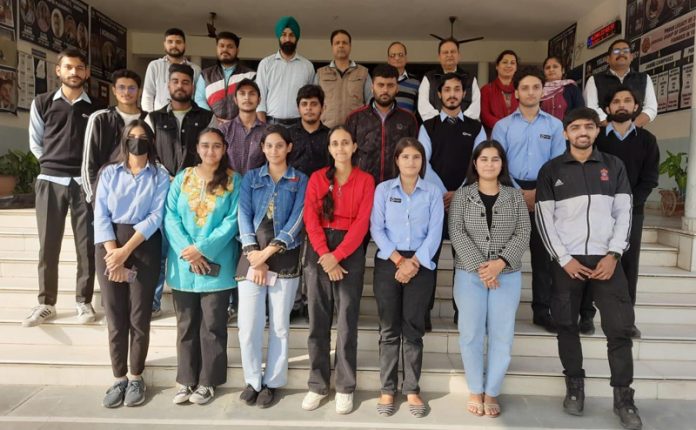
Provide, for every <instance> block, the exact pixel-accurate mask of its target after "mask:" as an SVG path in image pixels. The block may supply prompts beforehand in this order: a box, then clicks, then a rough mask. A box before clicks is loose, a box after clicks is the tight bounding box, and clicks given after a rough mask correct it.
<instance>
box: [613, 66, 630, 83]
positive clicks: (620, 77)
mask: <svg viewBox="0 0 696 430" xmlns="http://www.w3.org/2000/svg"><path fill="white" fill-rule="evenodd" d="M609 73H611V74H612V75H614V76H616V77H617V78H619V80H620V81H621V82H623V80H624V79H625V78H626V76H628V74H629V73H631V68H630V67H629V68H628V70H626V73H624V75H623V76H621V75H619V74H618V73H616V72H615V71H614V70H613V69H612V68H609Z"/></svg>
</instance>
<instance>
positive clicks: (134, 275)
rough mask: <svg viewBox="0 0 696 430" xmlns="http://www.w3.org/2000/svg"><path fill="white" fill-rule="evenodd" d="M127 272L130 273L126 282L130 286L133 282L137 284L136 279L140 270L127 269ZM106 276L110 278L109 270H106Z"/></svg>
mask: <svg viewBox="0 0 696 430" xmlns="http://www.w3.org/2000/svg"><path fill="white" fill-rule="evenodd" d="M126 271H127V273H128V275H127V278H126V282H127V283H129V284H132V283H133V282H135V279H136V278H137V277H138V269H126ZM104 276H106V277H107V278H108V276H109V269H106V270H105V271H104Z"/></svg>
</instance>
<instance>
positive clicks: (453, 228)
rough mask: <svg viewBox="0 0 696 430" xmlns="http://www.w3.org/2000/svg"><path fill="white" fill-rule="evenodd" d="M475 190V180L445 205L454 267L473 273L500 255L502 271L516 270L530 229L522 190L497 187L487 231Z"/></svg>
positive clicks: (520, 265)
mask: <svg viewBox="0 0 696 430" xmlns="http://www.w3.org/2000/svg"><path fill="white" fill-rule="evenodd" d="M478 191H479V190H478V183H475V184H471V185H463V186H461V187H460V188H459V189H458V190H457V192H456V193H455V194H454V197H453V198H452V203H451V204H450V207H449V234H450V240H451V241H452V248H453V249H454V253H455V262H454V264H455V267H456V268H457V269H462V270H466V271H467V272H476V271H478V268H479V265H481V263H484V262H486V261H489V260H494V259H496V258H503V259H504V260H505V261H506V262H507V265H506V266H505V268H504V269H503V273H509V272H515V271H518V270H520V269H521V268H522V254H524V252H525V250H526V249H527V248H528V247H529V234H530V232H531V228H532V227H531V224H530V221H529V212H528V211H527V205H526V204H525V203H524V199H523V198H522V193H521V192H520V191H519V190H517V189H515V188H513V187H508V186H505V185H501V186H500V193H499V194H498V199H497V200H496V201H495V204H494V205H493V218H492V219H493V221H492V223H491V228H490V230H489V229H488V223H487V222H486V207H485V206H484V205H483V202H482V201H481V196H479V192H478Z"/></svg>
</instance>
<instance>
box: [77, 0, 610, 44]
mask: <svg viewBox="0 0 696 430" xmlns="http://www.w3.org/2000/svg"><path fill="white" fill-rule="evenodd" d="M603 1H605V0H580V1H577V0H485V1H481V0H399V1H395V0H343V1H341V2H336V1H334V0H323V1H310V0H295V1H291V0H196V1H190V0H145V1H143V0H138V1H135V0H120V1H114V0H86V2H87V3H89V4H90V5H92V6H94V7H95V8H97V9H98V10H99V11H101V12H103V13H105V14H106V15H107V16H109V17H110V18H112V19H114V20H115V21H117V22H119V23H120V24H121V25H124V26H125V27H127V28H128V29H129V30H130V31H140V32H155V33H160V32H163V31H164V30H165V29H167V28H169V27H180V28H182V29H183V30H184V31H185V32H186V33H187V34H205V33H206V26H205V23H206V22H207V20H208V13H209V12H213V11H214V12H216V13H217V15H218V16H217V19H216V22H215V26H216V27H217V30H218V31H222V30H231V31H234V32H235V33H237V34H238V35H239V36H242V37H269V36H270V37H273V28H274V25H275V21H276V20H277V19H278V18H279V17H280V16H282V15H293V16H295V17H296V18H297V20H298V21H299V23H300V26H301V33H302V37H304V38H322V37H328V35H329V34H330V33H331V31H332V30H335V29H337V28H345V29H347V30H348V31H350V32H351V34H352V35H353V38H355V39H377V40H381V39H394V38H399V39H402V40H422V39H424V38H427V37H428V36H427V35H428V33H435V34H438V35H441V36H449V31H450V30H449V21H448V19H447V17H448V16H450V15H455V16H457V17H458V21H457V22H456V23H455V26H454V35H455V37H457V38H459V39H464V38H469V37H475V36H485V37H486V39H487V40H520V41H528V40H545V39H549V38H551V37H552V36H554V35H555V34H557V33H559V32H560V31H562V30H563V29H564V28H566V27H567V26H569V25H571V24H572V23H574V22H576V21H577V20H578V18H579V17H581V16H583V15H584V14H586V13H587V12H588V11H590V10H592V9H593V8H594V7H595V6H597V5H599V4H601V3H602V2H603ZM559 12H562V13H559Z"/></svg>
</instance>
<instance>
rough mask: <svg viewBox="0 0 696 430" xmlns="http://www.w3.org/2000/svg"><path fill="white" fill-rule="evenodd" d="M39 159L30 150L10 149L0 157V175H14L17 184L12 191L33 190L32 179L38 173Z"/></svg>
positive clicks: (26, 192)
mask: <svg viewBox="0 0 696 430" xmlns="http://www.w3.org/2000/svg"><path fill="white" fill-rule="evenodd" d="M39 170H40V169H39V161H38V160H37V159H36V157H34V154H32V153H31V152H28V151H27V152H25V151H19V150H16V149H10V150H9V151H7V154H5V155H3V156H1V157H0V175H8V176H14V177H16V178H17V185H16V186H15V189H14V192H15V193H17V194H28V193H31V192H32V191H33V184H34V179H36V177H37V176H38V175H39Z"/></svg>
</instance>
